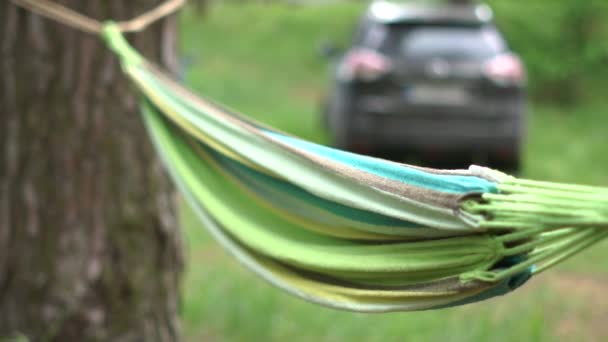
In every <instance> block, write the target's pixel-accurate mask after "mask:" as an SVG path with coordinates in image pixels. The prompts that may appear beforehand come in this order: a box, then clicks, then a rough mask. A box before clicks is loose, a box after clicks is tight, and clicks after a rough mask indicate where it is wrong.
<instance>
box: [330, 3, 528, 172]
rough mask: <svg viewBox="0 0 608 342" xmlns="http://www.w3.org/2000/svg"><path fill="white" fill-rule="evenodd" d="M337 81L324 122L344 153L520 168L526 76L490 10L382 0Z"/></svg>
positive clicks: (363, 27)
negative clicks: (439, 157) (461, 159)
mask: <svg viewBox="0 0 608 342" xmlns="http://www.w3.org/2000/svg"><path fill="white" fill-rule="evenodd" d="M333 77H334V82H333V87H332V90H331V93H330V95H329V97H328V100H327V103H326V105H325V113H324V114H325V119H326V122H327V124H328V126H329V128H330V130H331V132H332V133H333V136H334V141H335V145H336V146H337V147H339V148H342V149H346V150H350V151H353V152H358V153H367V154H383V153H384V152H386V151H401V152H405V151H408V152H409V151H414V152H430V153H435V154H437V153H439V154H444V155H447V156H450V155H459V156H464V155H468V157H471V158H472V159H473V161H475V162H481V163H485V164H486V165H489V166H492V167H496V168H499V169H505V170H509V171H517V169H518V168H519V163H520V147H521V144H522V136H523V133H524V122H525V114H526V107H527V106H526V95H525V93H526V92H525V70H524V67H523V65H522V62H521V60H520V58H519V57H518V56H517V55H516V54H515V53H513V52H512V51H510V50H509V48H508V47H507V44H506V43H505V40H504V39H503V37H502V35H501V33H500V32H499V31H498V30H497V28H496V26H495V25H494V24H493V21H492V11H491V10H490V8H489V7H488V6H486V5H482V4H475V5H415V4H398V3H391V2H388V1H375V2H373V3H372V4H371V5H370V7H369V9H368V10H367V12H366V13H365V15H364V16H363V18H362V20H361V22H360V23H359V27H358V29H357V32H356V33H355V36H354V41H353V44H352V47H351V48H350V49H349V50H348V51H346V52H345V53H344V54H343V55H342V56H341V57H340V60H339V61H338V63H337V64H336V68H335V72H334V76H333Z"/></svg>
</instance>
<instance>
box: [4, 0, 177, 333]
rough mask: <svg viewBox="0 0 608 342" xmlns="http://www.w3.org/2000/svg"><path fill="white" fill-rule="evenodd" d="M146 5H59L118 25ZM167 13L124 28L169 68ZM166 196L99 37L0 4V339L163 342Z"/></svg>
mask: <svg viewBox="0 0 608 342" xmlns="http://www.w3.org/2000/svg"><path fill="white" fill-rule="evenodd" d="M159 1H160V0H138V1H124V0H105V1H99V0H62V1H58V2H61V3H62V4H65V5H67V6H68V7H70V8H72V9H75V10H77V11H79V12H82V13H85V14H86V15H89V16H92V17H95V18H97V19H106V18H112V19H116V20H124V19H129V18H131V17H133V16H136V15H137V14H140V13H142V12H143V11H145V10H147V9H150V8H152V7H154V6H155V5H157V4H158V3H159ZM175 30H176V23H175V19H174V18H171V19H167V20H164V21H161V22H160V23H157V24H154V25H153V26H152V27H150V28H149V29H147V30H146V31H145V32H142V33H139V34H135V35H133V37H132V38H133V39H134V44H135V46H136V47H137V48H138V49H139V50H140V51H142V52H143V54H144V55H145V56H147V58H149V59H150V60H153V61H156V62H157V63H160V64H162V65H164V67H165V68H170V69H171V70H175V69H174V66H175V64H176V63H175V61H176V53H175V45H176V44H175V33H176V32H175ZM173 199H174V193H173V190H172V187H171V185H170V184H169V182H168V180H167V178H166V177H165V176H164V174H163V171H162V168H161V165H160V164H159V161H158V159H157V157H156V156H155V153H154V151H153V149H152V147H151V144H150V143H149V142H148V140H147V137H146V134H145V131H144V129H143V125H142V122H141V120H140V117H139V115H138V108H137V95H136V93H135V92H134V91H133V88H131V87H130V85H129V83H128V81H127V80H126V79H125V77H123V75H122V74H121V72H120V69H119V65H118V63H117V60H116V58H114V56H113V55H112V54H111V53H110V52H108V50H107V49H106V48H105V47H104V46H103V44H102V42H101V41H100V39H99V37H96V36H92V35H87V34H84V33H80V32H77V31H76V30H73V29H70V28H67V27H65V26H63V25H61V24H58V23H55V22H53V21H50V20H46V19H43V18H41V17H39V16H36V15H33V14H31V13H29V12H27V11H25V10H22V9H19V8H17V7H16V6H14V5H12V4H11V3H10V2H9V1H2V3H0V340H2V339H3V337H7V336H24V337H27V338H29V339H30V340H31V341H176V340H179V337H180V333H179V324H178V320H177V311H178V296H177V291H178V289H179V279H180V278H179V276H180V274H181V271H182V263H183V260H182V255H181V240H180V234H179V230H178V225H177V224H176V220H175V210H174V204H173V202H174V201H173Z"/></svg>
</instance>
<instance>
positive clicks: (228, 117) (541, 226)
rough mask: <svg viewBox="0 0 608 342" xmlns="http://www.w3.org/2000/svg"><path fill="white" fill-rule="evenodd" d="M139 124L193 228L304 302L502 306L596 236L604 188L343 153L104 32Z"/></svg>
mask: <svg viewBox="0 0 608 342" xmlns="http://www.w3.org/2000/svg"><path fill="white" fill-rule="evenodd" d="M103 36H104V38H105V40H106V41H107V43H108V45H109V46H110V48H111V49H112V50H113V51H114V52H115V53H116V54H117V56H118V57H119V58H120V60H121V63H122V66H123V70H124V72H125V73H126V75H127V76H128V77H129V78H130V79H131V80H132V81H133V83H134V84H135V85H136V87H137V88H138V89H139V90H140V91H141V93H142V94H143V97H144V100H143V101H142V108H141V109H142V110H141V111H142V115H143V118H144V121H145V123H146V125H147V128H148V131H149V134H150V137H151V139H152V141H153V142H154V144H155V146H156V148H157V150H158V153H159V154H160V156H161V158H162V160H163V161H164V165H165V166H166V168H167V170H168V171H169V173H170V174H171V176H172V178H173V180H174V181H175V183H176V184H177V185H178V187H179V189H180V190H181V192H182V193H183V195H184V196H185V198H186V199H187V200H188V203H189V204H190V205H191V206H192V208H194V210H195V211H196V212H197V213H198V216H199V217H200V220H201V221H202V223H203V225H204V226H205V227H206V228H207V229H208V230H209V231H210V232H211V234H212V235H213V236H214V237H215V238H216V239H217V240H218V241H219V242H220V243H221V244H222V245H223V246H224V247H225V248H226V249H228V250H229V251H230V252H231V253H232V254H233V255H234V256H235V257H236V258H237V259H238V260H239V261H240V262H241V263H243V264H244V265H245V266H247V267H248V268H250V269H252V270H253V271H254V272H256V273H257V274H258V275H260V276H261V277H263V278H264V279H266V280H267V281H269V282H270V283H272V284H274V285H275V286H277V287H279V288H281V289H284V290H286V291H287V292H289V293H291V294H294V295H297V296H299V297H301V298H304V299H306V300H309V301H312V302H315V303H318V304H322V305H326V306H330V307H334V308H340V309H346V310H353V311H362V312H384V311H397V310H422V309H432V308H442V307H448V306H455V305H461V304H465V303H470V302H475V301H480V300H484V299H487V298H490V297H494V296H497V295H502V294H505V293H508V292H510V291H512V290H514V289H515V288H517V287H519V286H520V285H522V284H523V283H524V282H526V281H527V280H528V279H529V278H530V277H531V276H532V275H534V274H537V273H539V272H541V271H542V270H544V269H546V268H548V267H550V266H552V265H554V264H555V263H557V262H559V261H561V260H563V259H565V258H567V257H569V256H571V255H573V254H575V253H577V252H578V251H580V250H582V249H584V248H586V247H588V246H590V245H592V244H594V243H596V242H598V241H600V240H602V239H603V238H605V237H606V236H607V235H608V229H606V228H608V189H601V188H594V187H584V186H573V185H560V184H552V183H544V182H534V181H525V180H518V179H515V178H513V177H511V176H508V175H505V174H503V173H500V172H498V171H494V170H490V169H487V168H483V167H477V166H471V167H470V168H469V169H468V170H454V171H444V170H434V169H427V168H419V167H414V166H410V165H404V164H399V163H394V162H389V161H385V160H380V159H375V158H371V157H366V156H360V155H356V154H351V153H347V152H343V151H339V150H335V149H331V148H328V147H324V146H320V145H316V144H313V143H310V142H307V141H303V140H300V139H298V138H295V137H292V136H289V135H287V134H285V133H281V132H278V131H277V130H274V129H272V128H268V127H264V126H262V125H260V124H258V123H255V122H252V121H250V120H248V119H246V118H243V117H240V116H238V115H235V114H233V113H231V112H229V111H227V110H225V109H223V108H221V107H220V106H218V105H215V104H214V103H212V102H210V101H207V100H205V99H202V98H200V97H197V96H196V95H194V94H192V93H191V92H189V91H188V90H186V89H185V88H183V87H182V86H180V85H179V84H178V83H176V82H175V81H173V80H172V79H170V78H169V77H167V76H165V75H164V74H163V73H162V72H161V71H159V70H158V69H156V68H155V67H154V66H152V65H151V64H150V63H148V62H146V61H145V60H144V59H143V58H142V57H141V56H140V55H139V54H138V53H137V52H136V51H135V50H134V49H133V48H132V47H131V46H129V45H128V43H127V42H126V41H125V40H124V38H123V36H122V35H121V33H120V32H119V30H118V28H117V26H116V25H115V24H112V23H108V24H107V25H106V26H105V29H104V33H103Z"/></svg>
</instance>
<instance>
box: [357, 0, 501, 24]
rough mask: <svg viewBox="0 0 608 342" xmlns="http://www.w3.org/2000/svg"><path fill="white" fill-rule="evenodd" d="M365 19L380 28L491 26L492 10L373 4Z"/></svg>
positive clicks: (381, 0)
mask: <svg viewBox="0 0 608 342" xmlns="http://www.w3.org/2000/svg"><path fill="white" fill-rule="evenodd" d="M367 12H368V14H367V17H368V18H369V19H370V20H372V21H375V22H381V23H384V24H398V23H403V24H406V23H429V24H434V23H436V24H440V23H454V24H480V25H481V24H486V23H489V22H492V20H493V17H494V15H493V13H492V9H491V8H490V7H489V6H487V5H485V4H437V3H424V2H410V1H408V2H394V1H388V0H377V1H373V2H372V3H371V4H370V6H369V9H368V11H367Z"/></svg>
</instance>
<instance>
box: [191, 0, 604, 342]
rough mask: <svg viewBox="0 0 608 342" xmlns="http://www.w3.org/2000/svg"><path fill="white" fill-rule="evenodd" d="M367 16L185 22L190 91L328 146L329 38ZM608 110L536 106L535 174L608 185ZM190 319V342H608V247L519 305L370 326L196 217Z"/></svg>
mask: <svg viewBox="0 0 608 342" xmlns="http://www.w3.org/2000/svg"><path fill="white" fill-rule="evenodd" d="M360 11H361V5H345V4H336V5H327V6H313V7H297V6H279V5H242V6H233V7H225V6H223V7H218V8H214V9H212V10H211V11H210V12H209V13H208V14H207V15H206V16H204V17H198V16H196V15H194V14H193V13H192V12H190V11H186V12H185V13H184V15H183V17H182V21H181V23H182V51H183V53H184V55H185V56H186V58H185V59H187V60H188V61H189V62H191V63H192V65H191V66H190V67H189V68H188V72H187V77H186V78H187V82H188V83H189V84H191V85H192V86H193V87H194V88H195V89H196V91H197V92H200V93H204V94H206V95H207V96H208V97H211V98H214V99H216V100H217V101H219V102H221V103H225V104H228V105H229V106H230V107H232V108H234V109H236V110H237V111H240V112H244V113H247V114H249V115H251V116H252V117H254V118H256V119H258V120H260V121H262V122H265V123H267V124H270V125H273V126H276V127H279V128H280V129H282V130H285V131H287V132H290V133H292V134H296V135H298V136H301V137H304V138H306V139H310V140H314V141H317V142H321V143H324V142H327V134H326V132H324V131H323V130H322V128H321V126H320V124H319V117H318V115H319V103H320V99H321V97H322V95H323V93H324V89H325V87H326V81H327V76H326V71H327V67H328V66H327V64H326V62H325V61H324V60H322V59H321V58H319V57H318V55H317V45H318V43H319V42H320V41H321V40H322V39H324V38H335V39H336V40H337V41H346V39H347V38H346V37H348V33H349V32H350V30H351V29H352V26H353V23H354V20H355V18H357V16H358V15H359V14H360ZM607 131H608V107H607V106H600V105H589V106H586V107H584V108H576V109H572V108H558V107H552V106H548V105H535V106H533V110H532V114H531V120H530V129H529V139H528V143H527V144H526V151H525V165H524V171H523V175H522V176H525V177H528V178H535V179H546V180H553V181H565V182H581V183H588V184H595V185H604V186H608V172H606V171H607V170H608V153H606V146H607V142H608V138H607V133H606V132H607ZM183 225H184V228H185V231H186V245H187V256H188V258H187V261H188V267H187V277H186V279H185V285H184V294H183V309H182V317H183V322H184V330H185V334H186V337H187V339H188V340H190V341H285V340H289V341H346V340H349V341H477V340H496V341H522V340H524V341H529V340H532V341H536V340H546V341H553V340H556V339H557V340H562V341H588V340H596V341H601V340H606V339H608V324H605V323H606V322H605V321H606V318H608V297H606V296H605V294H604V292H603V290H605V289H606V288H608V267H607V266H606V260H607V259H608V252H607V251H606V247H607V246H608V245H607V244H606V243H601V244H599V245H597V246H595V247H594V248H592V249H590V250H588V251H586V252H584V253H582V254H580V255H578V256H576V257H575V258H573V259H571V260H569V261H568V262H566V263H564V264H562V265H560V266H559V267H557V268H555V269H552V270H550V271H549V272H547V273H546V274H543V275H541V276H539V277H538V278H535V279H534V280H532V281H531V282H529V283H528V284H527V285H526V286H524V287H523V288H522V289H520V290H518V291H516V292H514V293H512V294H510V295H509V296H506V297H502V298H497V299H493V300H490V301H486V302H482V303H479V304H473V305H469V306H464V307H459V308H452V309H446V310H440V311H430V312H414V313H395V314H382V315H364V314H353V313H348V312H339V311H334V310H330V309H326V308H323V307H319V306H315V305H312V304H309V303H306V302H303V301H301V300H299V299H295V298H292V297H290V296H288V295H286V294H284V293H283V292H281V291H279V290H277V289H275V288H273V287H271V286H270V285H269V284H267V283H265V282H264V281H263V280H261V279H260V278H258V277H256V276H255V275H253V274H252V273H251V272H249V271H248V270H246V269H244V268H243V267H241V266H240V265H238V264H237V263H236V261H235V260H233V259H232V258H231V257H230V256H229V255H228V254H227V253H225V252H224V251H223V250H222V249H221V248H220V247H219V246H218V245H217V244H216V243H215V242H214V241H212V240H211V238H210V237H209V236H208V235H207V233H206V232H205V231H204V228H203V227H201V226H200V225H198V223H197V222H196V221H195V219H194V218H193V216H192V214H191V213H190V212H189V211H188V210H184V213H183Z"/></svg>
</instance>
